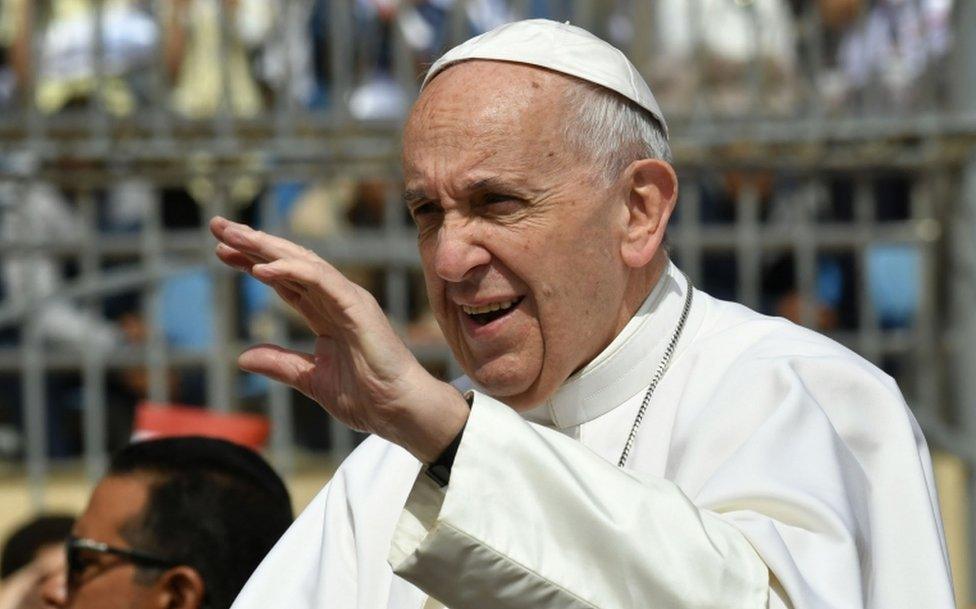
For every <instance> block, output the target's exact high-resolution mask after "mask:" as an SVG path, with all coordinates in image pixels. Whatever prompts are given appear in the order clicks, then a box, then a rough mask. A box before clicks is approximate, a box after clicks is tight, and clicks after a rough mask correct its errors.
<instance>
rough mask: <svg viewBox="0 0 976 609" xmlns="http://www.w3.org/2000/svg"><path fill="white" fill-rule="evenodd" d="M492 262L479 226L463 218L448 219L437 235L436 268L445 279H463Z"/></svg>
mask: <svg viewBox="0 0 976 609" xmlns="http://www.w3.org/2000/svg"><path fill="white" fill-rule="evenodd" d="M489 262H491V252H489V251H488V250H487V249H486V248H485V246H484V243H483V241H482V239H481V236H480V233H479V231H478V229H477V227H474V226H471V225H470V224H469V223H467V222H464V221H452V222H445V223H444V224H443V225H442V226H441V228H440V230H439V232H438V235H437V245H436V250H435V251H434V271H435V272H436V273H437V276H438V277H440V278H441V279H443V280H444V281H450V282H455V283H457V282H460V281H463V280H464V279H465V278H467V277H468V275H469V274H470V273H471V271H473V270H474V269H477V268H479V267H481V266H484V265H486V264H488V263H489Z"/></svg>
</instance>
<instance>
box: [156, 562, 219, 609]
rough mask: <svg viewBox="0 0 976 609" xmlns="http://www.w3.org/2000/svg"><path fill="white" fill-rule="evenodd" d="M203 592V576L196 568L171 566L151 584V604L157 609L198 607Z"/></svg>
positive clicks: (200, 605) (200, 603) (196, 608)
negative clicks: (152, 600) (152, 601)
mask: <svg viewBox="0 0 976 609" xmlns="http://www.w3.org/2000/svg"><path fill="white" fill-rule="evenodd" d="M205 592H206V586H205V585H204V583H203V578H202V577H200V574H199V573H198V572H197V570H196V569H194V568H193V567H187V566H185V565H183V566H179V567H173V568H172V569H168V570H167V571H166V572H165V573H163V574H162V575H161V576H160V577H159V579H157V580H156V582H155V584H154V585H153V595H152V596H153V599H154V603H153V604H154V605H155V607H156V608H157V609H200V607H203V598H204V593H205Z"/></svg>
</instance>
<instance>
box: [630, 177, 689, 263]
mask: <svg viewBox="0 0 976 609" xmlns="http://www.w3.org/2000/svg"><path fill="white" fill-rule="evenodd" d="M625 180H626V181H625V184H624V186H625V187H626V188H627V226H626V228H625V232H624V238H623V242H622V243H621V245H620V253H621V255H622V256H623V259H624V262H625V263H626V264H627V266H629V267H631V268H642V267H644V266H646V265H647V264H648V263H649V262H650V261H651V259H652V258H654V254H655V253H657V251H658V249H659V248H660V247H661V243H662V242H663V241H664V232H665V230H666V229H667V226H668V220H669V219H670V218H671V212H672V211H674V205H675V202H676V201H677V199H678V176H677V175H676V174H675V173H674V168H673V167H671V165H670V164H668V163H666V162H664V161H659V160H657V159H641V160H639V161H634V162H633V163H631V164H630V166H629V167H628V168H627V170H626V172H625Z"/></svg>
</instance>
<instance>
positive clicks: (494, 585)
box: [234, 265, 954, 609]
mask: <svg viewBox="0 0 976 609" xmlns="http://www.w3.org/2000/svg"><path fill="white" fill-rule="evenodd" d="M686 289H687V283H686V281H685V279H684V277H683V275H682V274H681V273H680V272H679V271H678V270H677V269H676V268H675V267H674V266H673V265H671V266H669V268H668V270H667V272H666V273H665V275H664V276H663V277H662V280H661V281H660V282H659V283H658V285H657V286H656V287H655V288H654V290H653V291H652V293H651V294H650V295H649V296H648V298H647V300H646V301H645V303H644V304H643V306H642V307H641V309H640V311H639V312H638V313H637V315H635V316H634V318H633V319H632V320H631V321H630V323H629V324H628V325H627V326H626V327H625V328H624V330H623V332H622V333H621V334H620V335H619V336H618V337H617V338H616V339H615V340H614V341H613V342H612V343H611V344H610V346H609V347H607V348H606V350H604V352H603V353H601V354H600V355H599V356H598V357H597V358H596V359H594V360H593V361H592V362H590V363H589V364H588V365H587V366H586V367H585V368H583V369H582V370H581V371H579V372H578V373H577V374H575V375H574V376H573V377H571V378H570V379H569V380H568V381H566V383H565V384H564V385H563V386H562V387H561V388H560V389H559V391H557V392H556V394H555V395H554V396H553V397H552V398H551V399H550V400H549V402H547V403H546V404H545V405H543V406H540V407H538V408H536V409H534V410H532V411H530V412H528V413H524V414H523V415H519V414H517V413H516V412H514V411H513V410H511V409H510V408H508V407H506V406H505V405H504V404H502V403H500V402H497V401H495V400H493V399H492V398H490V397H488V396H487V395H484V394H483V393H480V392H477V391H475V393H474V401H473V405H472V409H471V416H470V418H469V420H468V423H467V427H466V428H465V431H464V435H463V437H462V441H461V445H460V448H459V450H458V453H457V457H456V460H455V462H454V467H453V470H452V474H451V481H450V484H449V485H448V486H447V487H446V488H444V489H441V488H440V487H438V486H437V485H436V484H435V483H434V482H433V481H432V480H431V479H429V478H428V477H427V476H426V475H423V474H422V473H421V466H420V464H419V463H418V462H417V461H416V460H415V459H414V458H413V457H412V456H411V455H410V454H408V453H407V452H406V451H405V450H403V449H401V448H399V447H398V446H395V445H393V444H390V443H388V442H386V441H384V440H381V439H379V438H377V437H371V438H369V439H368V440H366V441H365V442H364V443H363V444H362V445H361V446H360V447H359V448H358V449H357V450H356V451H355V452H354V453H353V454H352V455H351V456H350V457H349V458H348V459H347V460H346V461H345V463H344V464H343V465H342V467H341V468H340V469H339V470H338V472H337V473H336V475H335V477H334V478H333V479H332V481H331V482H329V484H328V485H327V486H326V487H325V489H324V490H323V491H322V492H321V493H320V494H319V495H318V497H317V498H316V499H315V500H314V501H313V502H312V504H311V505H310V506H309V507H308V508H307V509H306V510H305V512H304V513H303V514H302V515H301V516H300V517H299V519H298V520H297V521H296V523H295V524H294V526H292V528H291V529H290V530H289V531H288V532H287V533H286V534H285V536H284V537H283V538H282V539H281V541H280V542H279V543H278V545H277V546H276V547H275V549H274V550H273V551H272V552H271V554H270V555H269V556H268V558H267V559H266V560H265V561H264V562H263V564H262V565H261V566H260V567H259V568H258V570H257V571H256V573H255V575H254V576H253V577H252V578H251V581H250V582H249V583H248V584H247V586H246V587H245V588H244V591H243V592H242V593H241V595H240V597H239V598H238V600H237V602H236V603H235V605H234V609H266V608H268V607H281V608H287V609H313V608H316V609H318V608H323V609H324V608H327V609H384V608H390V609H422V608H425V609H429V608H430V607H440V604H439V603H443V605H445V606H447V607H450V608H451V609H475V608H477V609H505V608H511V609H516V608H518V609H570V608H577V607H579V608H584V607H585V608H599V609H624V608H634V609H643V608H654V609H663V608H672V607H673V608H678V607H681V608H696V609H698V608H706V607H707V608H711V607H715V608H719V607H721V608H723V609H736V608H742V609H746V608H750V609H756V608H760V607H773V608H780V607H795V608H796V609H801V608H803V609H808V608H809V609H813V608H828V607H829V608H854V607H866V608H867V607H869V608H872V609H923V608H924V609H949V608H951V607H953V606H954V604H953V597H952V587H951V583H950V578H949V568H948V559H947V555H946V550H945V544H944V540H943V533H942V527H941V522H940V519H939V515H938V514H939V512H938V502H937V498H936V493H935V486H934V484H933V479H932V469H931V465H930V461H929V454H928V450H927V448H926V445H925V440H924V439H923V438H922V434H921V432H920V431H919V428H918V425H917V424H916V422H915V420H914V418H913V417H912V415H911V413H910V412H909V410H908V408H907V407H906V405H905V402H904V400H903V398H902V396H901V394H900V393H899V391H898V388H897V387H896V385H895V383H894V382H893V381H892V380H891V378H889V377H888V376H886V375H885V374H884V373H882V372H881V371H879V370H878V369H877V368H875V367H874V366H873V365H871V364H870V363H868V362H867V361H865V360H864V359H862V358H860V357H858V356H857V355H855V354H854V353H852V352H850V351H849V350H847V349H845V348H844V347H841V346H840V345H838V344H836V343H834V342H832V341H830V340H828V339H826V338H824V337H823V336H820V335H818V334H816V333H814V332H811V331H809V330H806V329H803V328H801V327H798V326H796V325H793V324H791V323H789V322H787V321H784V320H782V319H774V318H769V317H764V316H761V315H759V314H757V313H755V312H753V311H750V310H748V309H746V308H744V307H742V306H739V305H736V304H732V303H727V302H723V301H720V300H717V299H714V298H711V297H710V296H708V295H707V294H705V293H703V292H700V291H695V293H694V300H693V303H694V304H693V306H692V308H691V312H690V314H689V317H688V320H687V325H686V326H685V328H684V331H683V333H682V335H681V339H680V341H679V343H678V346H677V350H676V351H675V354H674V357H673V359H672V362H671V367H670V369H669V370H668V371H667V373H666V374H665V375H664V378H663V380H662V381H661V383H660V384H659V385H658V387H657V389H656V391H655V393H654V395H653V399H652V400H651V402H650V405H649V408H648V410H647V415H646V417H645V419H644V421H643V424H642V426H641V427H640V432H639V435H638V436H637V441H636V444H635V445H634V449H633V451H632V453H631V456H630V459H629V461H628V464H627V466H626V468H624V469H620V468H618V467H617V466H616V463H617V461H618V459H619V457H620V453H621V450H622V448H623V446H624V443H625V442H626V439H627V435H628V433H629V431H630V429H631V426H632V424H633V421H634V417H635V415H636V413H637V411H638V408H639V406H640V403H641V400H642V399H643V397H644V394H645V392H646V390H647V387H648V384H649V382H650V379H651V377H652V376H653V374H654V371H655V370H656V368H657V366H658V364H659V362H660V361H661V358H662V355H663V353H664V350H665V347H666V345H667V343H668V341H669V340H670V339H671V336H672V334H673V332H674V329H675V326H676V324H677V320H678V318H679V316H680V312H681V309H682V307H683V305H684V299H685V293H686ZM391 565H392V566H391ZM428 595H430V597H428ZM434 599H436V600H434ZM438 601H439V603H438Z"/></svg>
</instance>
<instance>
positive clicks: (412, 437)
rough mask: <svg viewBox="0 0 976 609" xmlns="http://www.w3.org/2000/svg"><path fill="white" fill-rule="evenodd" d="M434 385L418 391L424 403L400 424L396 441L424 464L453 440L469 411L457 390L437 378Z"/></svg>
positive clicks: (436, 456)
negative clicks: (406, 421) (405, 421)
mask: <svg viewBox="0 0 976 609" xmlns="http://www.w3.org/2000/svg"><path fill="white" fill-rule="evenodd" d="M437 385H438V386H436V387H432V388H430V389H431V390H429V391H424V392H421V393H420V395H421V396H422V400H423V403H422V404H421V405H420V407H418V408H417V409H415V410H413V415H412V416H411V417H410V418H411V420H410V421H409V422H408V423H406V424H404V425H403V426H402V427H401V428H400V432H401V434H400V435H401V441H400V442H397V443H398V444H400V445H401V446H403V447H404V448H406V449H407V450H408V451H409V452H410V453H411V454H413V456H414V457H416V458H417V460H419V461H420V462H422V463H425V464H430V463H433V462H434V461H435V460H437V458H438V457H440V456H441V454H442V453H444V451H445V450H446V449H447V448H448V446H450V445H451V443H452V442H454V440H455V439H456V438H457V437H458V436H459V435H460V434H461V431H462V430H463V429H464V426H465V424H466V423H467V421H468V415H469V414H470V412H471V407H470V406H469V405H468V401H467V400H466V399H465V398H464V396H463V395H461V392H460V391H458V390H457V389H455V388H454V387H452V386H451V385H449V384H447V383H443V382H440V381H438V382H437Z"/></svg>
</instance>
